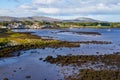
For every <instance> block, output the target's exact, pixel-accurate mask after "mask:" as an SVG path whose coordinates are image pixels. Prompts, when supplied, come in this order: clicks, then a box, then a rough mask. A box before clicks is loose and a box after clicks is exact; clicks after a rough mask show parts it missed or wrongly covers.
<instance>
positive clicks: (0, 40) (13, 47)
mask: <svg viewBox="0 0 120 80" xmlns="http://www.w3.org/2000/svg"><path fill="white" fill-rule="evenodd" d="M0 46H1V47H2V48H1V49H0V57H10V56H14V55H13V53H14V52H18V53H19V51H20V50H28V49H35V48H45V47H51V48H59V47H80V44H79V43H74V42H65V41H58V40H47V39H41V37H39V36H36V35H31V33H16V32H8V31H7V30H6V31H4V32H1V34H0Z"/></svg>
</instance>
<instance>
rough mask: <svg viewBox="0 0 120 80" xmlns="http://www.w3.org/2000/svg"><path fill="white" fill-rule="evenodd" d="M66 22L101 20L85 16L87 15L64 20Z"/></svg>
mask: <svg viewBox="0 0 120 80" xmlns="http://www.w3.org/2000/svg"><path fill="white" fill-rule="evenodd" d="M64 21H65V22H101V21H99V20H95V19H91V18H85V17H80V18H76V19H71V20H64Z"/></svg>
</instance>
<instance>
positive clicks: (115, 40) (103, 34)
mask: <svg viewBox="0 0 120 80" xmlns="http://www.w3.org/2000/svg"><path fill="white" fill-rule="evenodd" d="M119 35H120V29H119V28H118V29H117V28H111V31H108V29H94V28H72V29H69V28H65V29H39V30H37V29H14V30H12V31H10V30H8V31H3V32H2V31H1V34H0V46H1V48H0V80H2V79H3V80H4V79H8V80H26V79H28V80H88V79H89V80H103V79H104V80H119V79H120V77H119V75H120V64H119V61H120V60H119V59H120V38H119Z"/></svg>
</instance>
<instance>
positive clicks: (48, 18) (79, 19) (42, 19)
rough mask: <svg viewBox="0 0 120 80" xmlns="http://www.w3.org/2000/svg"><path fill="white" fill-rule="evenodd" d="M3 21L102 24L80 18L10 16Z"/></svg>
mask: <svg viewBox="0 0 120 80" xmlns="http://www.w3.org/2000/svg"><path fill="white" fill-rule="evenodd" d="M2 21H45V22H54V21H56V22H101V21H99V20H95V19H91V18H85V17H80V18H76V19H71V20H60V19H55V18H50V17H44V16H33V17H10V16H0V22H2Z"/></svg>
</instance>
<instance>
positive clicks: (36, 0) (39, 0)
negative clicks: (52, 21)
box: [33, 0, 55, 4]
mask: <svg viewBox="0 0 120 80" xmlns="http://www.w3.org/2000/svg"><path fill="white" fill-rule="evenodd" d="M53 2H55V0H33V3H34V4H51V3H53Z"/></svg>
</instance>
